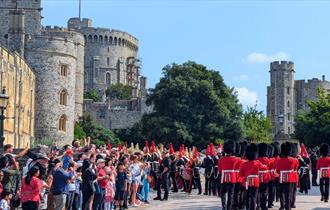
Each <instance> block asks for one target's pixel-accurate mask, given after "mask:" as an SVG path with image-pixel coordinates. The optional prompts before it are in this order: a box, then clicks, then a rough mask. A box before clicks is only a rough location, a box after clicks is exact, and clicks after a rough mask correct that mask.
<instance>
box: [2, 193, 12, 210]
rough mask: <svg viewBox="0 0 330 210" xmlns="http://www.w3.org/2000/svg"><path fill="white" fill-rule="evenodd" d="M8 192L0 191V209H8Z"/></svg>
mask: <svg viewBox="0 0 330 210" xmlns="http://www.w3.org/2000/svg"><path fill="white" fill-rule="evenodd" d="M10 194H11V193H10V192H9V191H2V193H1V201H0V209H1V210H9V209H10Z"/></svg>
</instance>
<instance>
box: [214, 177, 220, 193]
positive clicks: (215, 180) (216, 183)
mask: <svg viewBox="0 0 330 210" xmlns="http://www.w3.org/2000/svg"><path fill="white" fill-rule="evenodd" d="M219 185H220V182H219V176H217V177H213V179H212V194H213V195H214V196H220V194H218V193H219V191H218V189H219Z"/></svg>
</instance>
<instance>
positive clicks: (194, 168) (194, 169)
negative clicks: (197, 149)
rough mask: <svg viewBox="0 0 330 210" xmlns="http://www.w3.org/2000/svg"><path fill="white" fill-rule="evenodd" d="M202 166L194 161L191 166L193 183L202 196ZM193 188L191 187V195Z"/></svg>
mask: <svg viewBox="0 0 330 210" xmlns="http://www.w3.org/2000/svg"><path fill="white" fill-rule="evenodd" d="M200 166H201V164H200V163H199V161H198V160H194V161H193V162H192V164H191V166H190V167H191V170H192V182H191V184H192V183H195V186H196V188H197V189H198V194H199V195H200V194H202V184H201V177H200V174H199V167H200ZM191 190H192V186H190V187H189V191H188V192H189V193H191Z"/></svg>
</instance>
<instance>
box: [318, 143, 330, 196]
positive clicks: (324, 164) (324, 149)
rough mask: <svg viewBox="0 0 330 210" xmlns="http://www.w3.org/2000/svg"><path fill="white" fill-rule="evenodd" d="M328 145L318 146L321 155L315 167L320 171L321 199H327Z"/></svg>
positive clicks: (329, 177) (328, 174) (329, 166)
mask: <svg viewBox="0 0 330 210" xmlns="http://www.w3.org/2000/svg"><path fill="white" fill-rule="evenodd" d="M329 149H330V148H329V145H328V144H326V143H324V144H322V145H321V147H320V154H321V157H320V158H319V159H318V160H317V164H316V168H317V170H318V171H319V172H320V191H321V201H324V202H328V201H329V179H330V156H329Z"/></svg>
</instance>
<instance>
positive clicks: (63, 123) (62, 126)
mask: <svg viewBox="0 0 330 210" xmlns="http://www.w3.org/2000/svg"><path fill="white" fill-rule="evenodd" d="M66 121H67V119H66V116H65V115H62V116H61V117H60V119H59V120H58V130H59V131H63V132H66Z"/></svg>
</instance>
